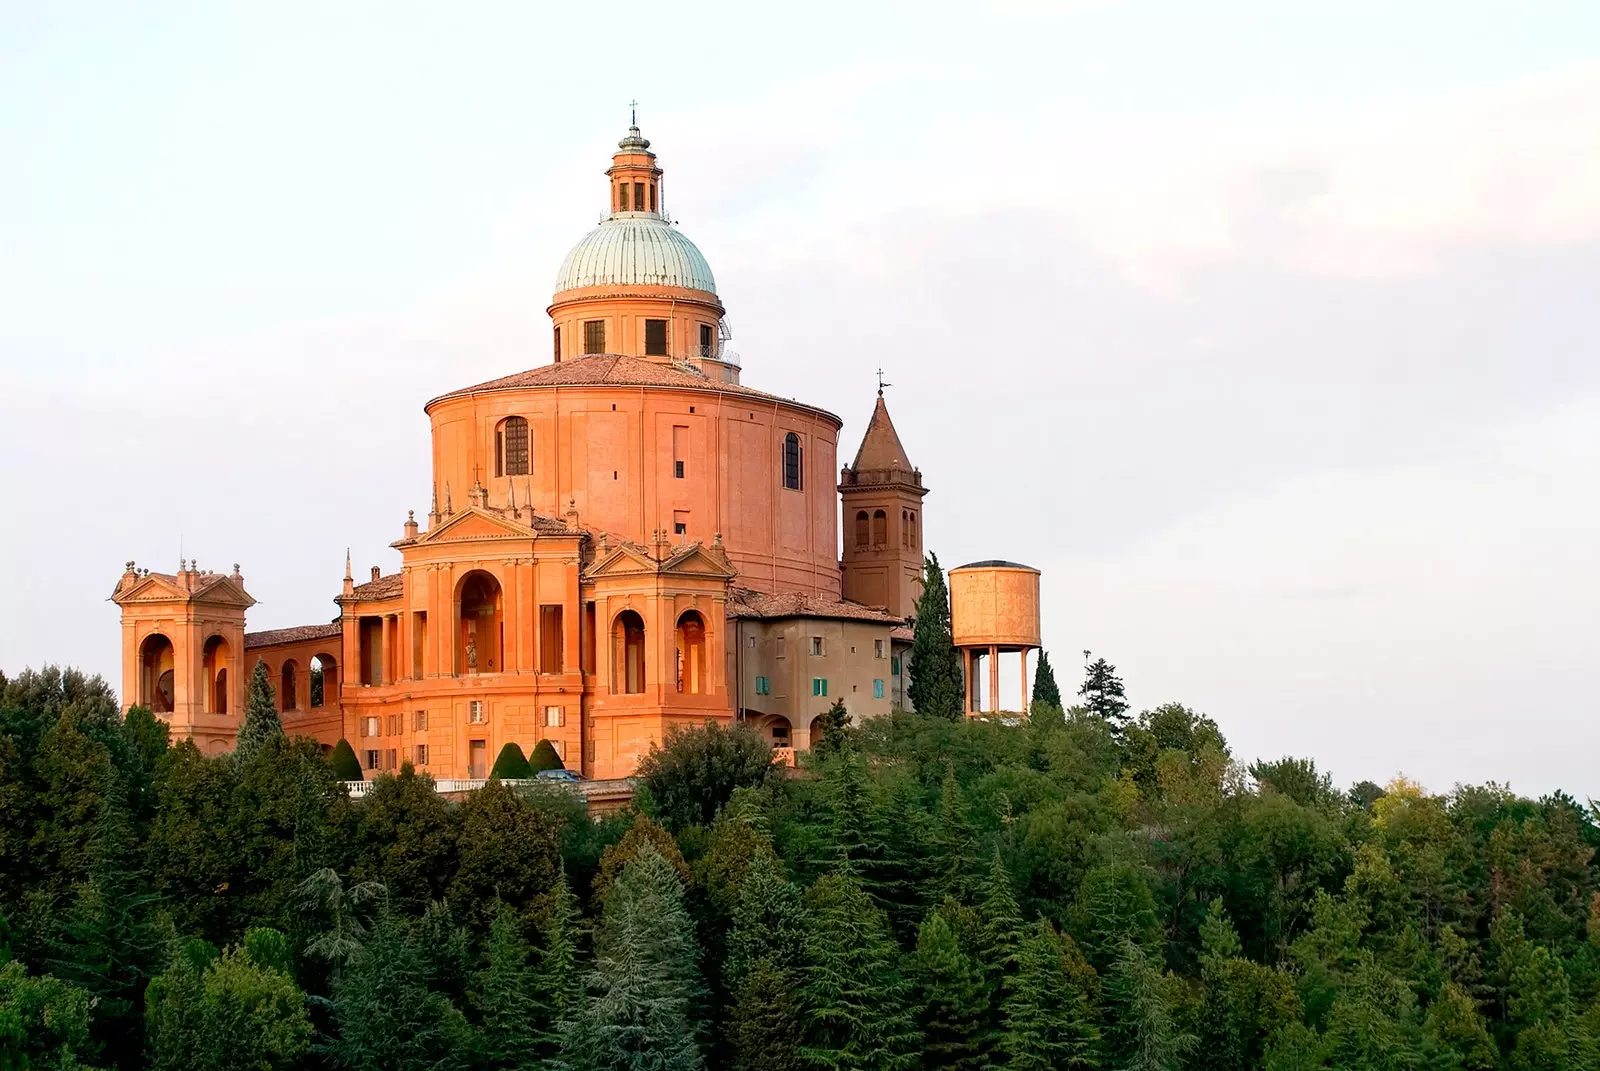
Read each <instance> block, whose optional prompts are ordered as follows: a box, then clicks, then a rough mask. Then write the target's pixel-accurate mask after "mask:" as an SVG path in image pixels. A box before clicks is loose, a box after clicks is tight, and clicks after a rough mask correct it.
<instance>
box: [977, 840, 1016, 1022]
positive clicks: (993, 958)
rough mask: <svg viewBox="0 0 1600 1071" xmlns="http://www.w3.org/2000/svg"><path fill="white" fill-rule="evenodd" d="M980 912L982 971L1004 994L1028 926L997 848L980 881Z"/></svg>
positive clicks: (995, 987)
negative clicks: (983, 878)
mask: <svg viewBox="0 0 1600 1071" xmlns="http://www.w3.org/2000/svg"><path fill="white" fill-rule="evenodd" d="M978 910H979V914H981V915H982V916H983V926H984V970H985V972H986V973H987V974H988V975H989V981H990V985H991V986H992V987H993V989H994V991H995V992H996V993H997V994H1002V995H1003V994H1004V993H1005V991H1006V988H1007V986H1008V985H1009V981H1008V980H1009V979H1010V978H1011V977H1013V976H1014V975H1015V974H1016V972H1017V956H1018V954H1019V953H1020V952H1021V949H1022V942H1023V940H1024V939H1025V938H1026V937H1027V927H1026V926H1025V925H1024V924H1023V921H1022V910H1021V908H1019V907H1018V906H1017V897H1016V894H1015V893H1014V892H1012V889H1011V872H1010V871H1009V870H1007V869H1006V864H1005V861H1004V860H1003V859H1001V858H1000V848H999V846H998V845H997V846H996V847H995V850H994V858H993V859H992V860H990V863H989V874H988V877H987V878H986V879H985V881H984V883H983V898H982V900H981V901H980V902H979V907H978Z"/></svg>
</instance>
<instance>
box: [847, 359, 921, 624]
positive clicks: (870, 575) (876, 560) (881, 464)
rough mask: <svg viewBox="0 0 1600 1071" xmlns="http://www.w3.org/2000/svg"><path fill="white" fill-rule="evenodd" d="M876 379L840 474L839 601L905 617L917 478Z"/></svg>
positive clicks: (913, 596) (917, 516)
mask: <svg viewBox="0 0 1600 1071" xmlns="http://www.w3.org/2000/svg"><path fill="white" fill-rule="evenodd" d="M889 386H893V384H890V383H886V382H884V379H883V371H882V370H881V369H880V370H879V372H878V398H877V401H876V403H875V404H874V405H873V407H872V418H871V419H870V420H868V421H867V431H866V434H865V435H863V436H862V437H861V448H860V449H859V450H857V451H856V459H855V461H854V462H852V463H851V464H850V465H848V466H846V467H845V468H843V469H841V470H840V471H839V494H840V496H841V497H842V499H843V513H844V555H843V562H842V576H841V584H842V590H843V593H844V597H845V598H847V599H849V600H851V601H852V602H859V603H863V604H865V605H867V606H887V607H888V608H889V612H890V613H892V614H894V615H895V616H897V617H910V616H911V614H912V613H913V612H914V611H915V610H916V605H917V598H918V597H919V596H920V595H921V594H922V496H923V495H925V494H927V493H928V489H927V488H926V487H924V486H922V471H921V470H920V469H918V468H917V467H916V466H914V465H912V464H911V459H910V458H909V457H907V456H906V448H905V446H903V445H902V444H901V442H900V434H899V433H898V432H897V431H895V428H894V421H892V420H890V419H889V407H888V406H887V405H885V404H884V400H883V389H884V388H885V387H889Z"/></svg>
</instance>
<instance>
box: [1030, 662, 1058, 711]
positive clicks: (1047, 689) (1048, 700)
mask: <svg viewBox="0 0 1600 1071" xmlns="http://www.w3.org/2000/svg"><path fill="white" fill-rule="evenodd" d="M1034 706H1048V707H1057V708H1059V707H1060V706H1061V688H1060V686H1058V685H1057V684H1056V671H1055V670H1053V669H1051V668H1050V652H1049V651H1040V652H1039V667H1038V668H1037V669H1035V670H1034V671H1033V701H1032V702H1031V703H1030V704H1029V707H1030V708H1032V707H1034Z"/></svg>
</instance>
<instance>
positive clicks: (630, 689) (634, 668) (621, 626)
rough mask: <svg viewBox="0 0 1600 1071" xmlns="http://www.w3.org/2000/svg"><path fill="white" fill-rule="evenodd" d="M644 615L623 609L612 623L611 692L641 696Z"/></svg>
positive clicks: (642, 688)
mask: <svg viewBox="0 0 1600 1071" xmlns="http://www.w3.org/2000/svg"><path fill="white" fill-rule="evenodd" d="M644 673H645V668H644V618H642V617H640V616H639V614H638V613H637V611H634V610H624V611H622V612H621V613H620V614H618V615H617V616H616V619H615V620H613V621H612V623H611V691H612V693H613V694H623V695H638V694H639V693H641V692H643V691H644Z"/></svg>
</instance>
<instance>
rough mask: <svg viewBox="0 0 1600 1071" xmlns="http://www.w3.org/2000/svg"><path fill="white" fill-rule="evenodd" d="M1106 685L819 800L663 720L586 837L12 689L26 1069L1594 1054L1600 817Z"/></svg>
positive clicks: (1024, 1065)
mask: <svg viewBox="0 0 1600 1071" xmlns="http://www.w3.org/2000/svg"><path fill="white" fill-rule="evenodd" d="M1088 675H1089V676H1088V680H1087V681H1086V682H1085V690H1084V691H1083V692H1082V693H1080V694H1082V695H1084V697H1085V699H1087V700H1090V701H1091V702H1092V703H1094V704H1095V706H1094V708H1093V709H1091V708H1089V707H1088V706H1085V707H1078V708H1073V709H1071V710H1067V711H1061V710H1059V709H1051V708H1049V707H1045V706H1040V705H1037V704H1036V706H1035V709H1034V711H1033V717H1032V718H1031V719H1030V721H1029V722H1028V723H1027V724H1025V725H1022V726H1006V725H1002V724H999V723H997V722H986V721H972V722H968V721H963V720H949V719H947V718H943V717H936V716H909V715H894V716H890V717H886V718H882V719H876V720H872V721H868V722H866V723H864V724H861V725H857V726H854V727H849V728H848V729H843V728H841V729H840V730H839V731H836V732H834V733H832V734H830V736H829V743H828V746H827V747H826V748H824V749H821V753H820V754H812V755H811V756H808V757H806V758H805V759H804V760H803V764H802V768H801V769H800V770H799V771H797V772H792V773H788V772H785V771H783V770H781V769H775V768H772V767H769V766H767V765H765V763H764V762H762V761H760V760H761V758H762V756H761V755H760V754H759V753H758V752H757V751H756V750H755V749H754V748H753V746H752V743H751V736H750V734H748V733H743V732H741V731H738V730H731V731H730V730H717V729H709V728H707V729H696V730H692V731H688V732H682V733H677V734H674V736H673V737H672V738H671V739H670V740H669V741H668V742H667V744H666V746H665V747H664V748H661V749H659V750H658V751H657V752H655V753H654V754H652V755H651V757H650V759H649V760H648V761H647V763H646V766H645V769H644V772H643V777H642V780H643V785H642V787H641V791H640V795H639V802H640V808H641V809H640V810H638V811H634V812H629V813H625V814H622V815H618V816H614V817H611V818H608V819H605V820H603V821H599V822H595V821H591V820H590V819H589V817H588V816H587V815H586V814H585V813H584V811H583V808H582V805H581V803H580V802H579V801H578V799H577V797H576V796H574V795H572V794H571V793H570V792H569V791H566V790H564V789H563V788H562V787H560V786H550V787H542V786H536V787H534V788H526V789H513V788H512V787H508V786H506V785H504V784H501V783H500V782H498V781H491V783H490V784H489V785H488V786H487V787H486V788H483V789H481V790H479V791H477V792H473V793H469V794H466V795H465V796H464V797H462V798H461V799H459V800H452V799H445V798H442V797H440V796H439V795H438V794H436V793H435V792H434V790H433V786H432V784H431V782H430V781H429V779H428V778H427V777H425V776H420V775H418V774H416V773H415V772H413V771H412V770H411V769H410V768H409V767H406V768H402V770H401V771H400V772H399V773H398V774H396V775H384V776H381V777H379V778H378V779H377V780H376V781H375V782H374V784H373V785H372V787H371V789H370V791H369V792H368V793H367V794H366V796H365V797H363V798H362V799H360V800H351V799H350V798H349V797H348V795H347V794H346V792H345V791H344V789H343V788H342V787H341V786H340V785H339V783H338V777H337V775H336V774H335V772H334V770H333V768H332V762H331V760H330V758H328V757H325V756H324V755H323V754H322V751H321V749H320V748H318V747H317V746H316V745H314V744H312V743H310V742H307V741H291V740H288V739H286V738H285V737H284V735H283V733H282V732H281V729H280V730H279V731H273V726H274V725H275V724H276V719H275V718H268V717H266V716H265V715H266V710H267V709H268V706H266V705H259V704H258V706H257V709H258V710H259V712H260V713H261V715H262V716H261V717H260V719H259V720H258V722H257V724H256V725H255V726H254V727H253V728H252V731H251V733H250V738H251V742H250V747H249V748H248V749H245V751H244V752H243V753H241V754H240V755H238V756H226V757H221V758H210V757H207V756H204V755H202V754H200V753H199V752H198V751H197V750H196V749H195V748H194V747H193V746H192V745H189V744H187V743H181V744H176V745H169V743H168V741H167V739H166V729H165V726H164V725H163V724H161V722H160V721H159V720H158V719H156V718H154V717H152V716H151V715H150V714H149V713H148V712H147V711H144V710H141V709H137V708H136V709H135V710H133V711H131V712H130V713H129V715H128V716H127V717H126V718H122V717H121V716H119V713H118V710H117V705H116V701H115V699H114V697H113V695H112V694H111V693H110V691H109V689H107V687H106V686H105V685H104V684H103V683H102V682H100V681H99V680H97V679H85V678H84V677H82V676H81V675H79V674H77V673H74V672H71V671H66V672H62V671H58V670H55V669H46V670H44V671H42V672H31V671H30V672H24V673H22V674H21V675H20V676H18V677H16V678H15V679H10V680H7V679H5V678H4V677H0V912H3V917H0V1068H22V1067H27V1068H33V1069H66V1068H102V1069H109V1068H113V1067H115V1068H122V1069H132V1068H143V1067H149V1068H158V1069H162V1071H166V1069H178V1068H201V1069H209V1068H223V1067H227V1068H251V1069H268V1071H274V1069H291V1068H305V1069H318V1071H323V1069H326V1071H338V1069H368V1068H371V1069H378V1068H382V1069H384V1071H408V1069H412V1068H417V1069H421V1068H460V1069H463V1071H466V1069H480V1068H481V1069H496V1071H498V1069H505V1071H533V1069H540V1068H566V1069H571V1071H596V1069H601V1068H605V1069H611V1068H639V1069H643V1068H663V1069H668V1068H682V1069H686V1071H687V1069H698V1068H712V1067H715V1068H722V1067H731V1068H737V1069H747V1071H758V1069H759V1071H797V1069H800V1068H819V1067H820V1068H841V1069H869V1068H870V1069H880V1068H881V1069H892V1068H918V1067H951V1068H983V1067H1008V1068H1016V1069H1019V1071H1021V1069H1025V1071H1044V1069H1074V1068H1105V1069H1113V1068H1115V1069H1121V1068H1137V1069H1149V1071H1158V1069H1173V1071H1175V1069H1195V1071H1242V1069H1246V1068H1266V1069H1269V1071H1303V1069H1312V1068H1352V1069H1375V1071H1376V1069H1396V1071H1402V1069H1416V1071H1449V1069H1505V1071H1539V1069H1551V1071H1555V1069H1558V1068H1576V1069H1584V1068H1600V871H1597V869H1596V865H1595V850H1596V848H1597V847H1600V827H1597V825H1596V821H1595V814H1594V813H1593V809H1592V808H1591V807H1586V806H1580V805H1578V804H1577V803H1576V802H1575V801H1573V800H1572V799H1570V798H1568V797H1566V796H1563V795H1559V794H1558V795H1553V796H1549V797H1546V798H1544V799H1539V800H1530V799H1525V798H1521V797H1518V796H1516V795H1515V794H1513V793H1512V792H1510V791H1508V790H1506V789H1504V788H1501V787H1499V786H1496V785H1492V784H1491V785H1485V786H1478V787H1457V788H1455V789H1454V790H1452V791H1451V792H1449V793H1446V794H1443V795H1435V794H1430V793H1427V792H1425V791H1424V790H1423V789H1422V788H1421V787H1420V786H1417V785H1415V784H1413V783H1411V782H1408V781H1406V780H1404V779H1396V780H1394V781H1392V782H1391V783H1390V784H1389V785H1388V786H1387V787H1386V788H1379V787H1377V786H1376V785H1373V784H1371V783H1368V782H1363V783H1361V784H1359V785H1357V786H1355V788H1353V789H1351V790H1349V791H1338V790H1336V789H1335V788H1334V786H1333V784H1332V782H1331V780H1330V779H1329V778H1328V777H1327V776H1325V775H1323V774H1321V773H1320V772H1319V771H1318V770H1317V768H1316V766H1315V764H1314V763H1312V762H1310V761H1309V760H1302V759H1292V758H1285V759H1280V760H1277V761H1269V762H1257V763H1254V764H1253V765H1250V766H1249V767H1248V768H1246V767H1244V766H1242V765H1240V764H1239V763H1238V762H1236V761H1235V760H1234V758H1233V757H1232V755H1231V754H1230V752H1229V749H1228V745H1227V742H1226V740H1225V739H1224V737H1223V734H1222V732H1221V731H1220V729H1219V728H1218V726H1217V725H1216V724H1215V723H1214V722H1212V721H1211V720H1210V719H1208V718H1205V717H1202V716H1199V715H1197V714H1195V713H1194V712H1192V711H1190V710H1188V709H1187V708H1185V707H1183V706H1181V705H1178V704H1168V705H1165V706H1161V707H1157V708H1155V709H1153V710H1148V711H1144V712H1142V713H1140V714H1138V715H1136V716H1128V714H1127V710H1126V707H1125V706H1123V707H1122V708H1120V709H1119V707H1118V704H1119V703H1125V700H1123V698H1122V692H1123V689H1122V686H1121V682H1120V681H1119V680H1117V679H1116V677H1115V673H1114V670H1113V669H1112V667H1110V666H1109V664H1105V663H1104V662H1103V661H1102V662H1095V663H1091V664H1090V665H1089V667H1088ZM262 687H264V688H265V689H266V690H267V691H266V692H265V693H263V696H262V697H254V698H264V699H266V700H270V698H271V696H270V694H269V693H270V682H266V681H263V682H262ZM254 691H255V687H254V682H253V684H252V692H254Z"/></svg>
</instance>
